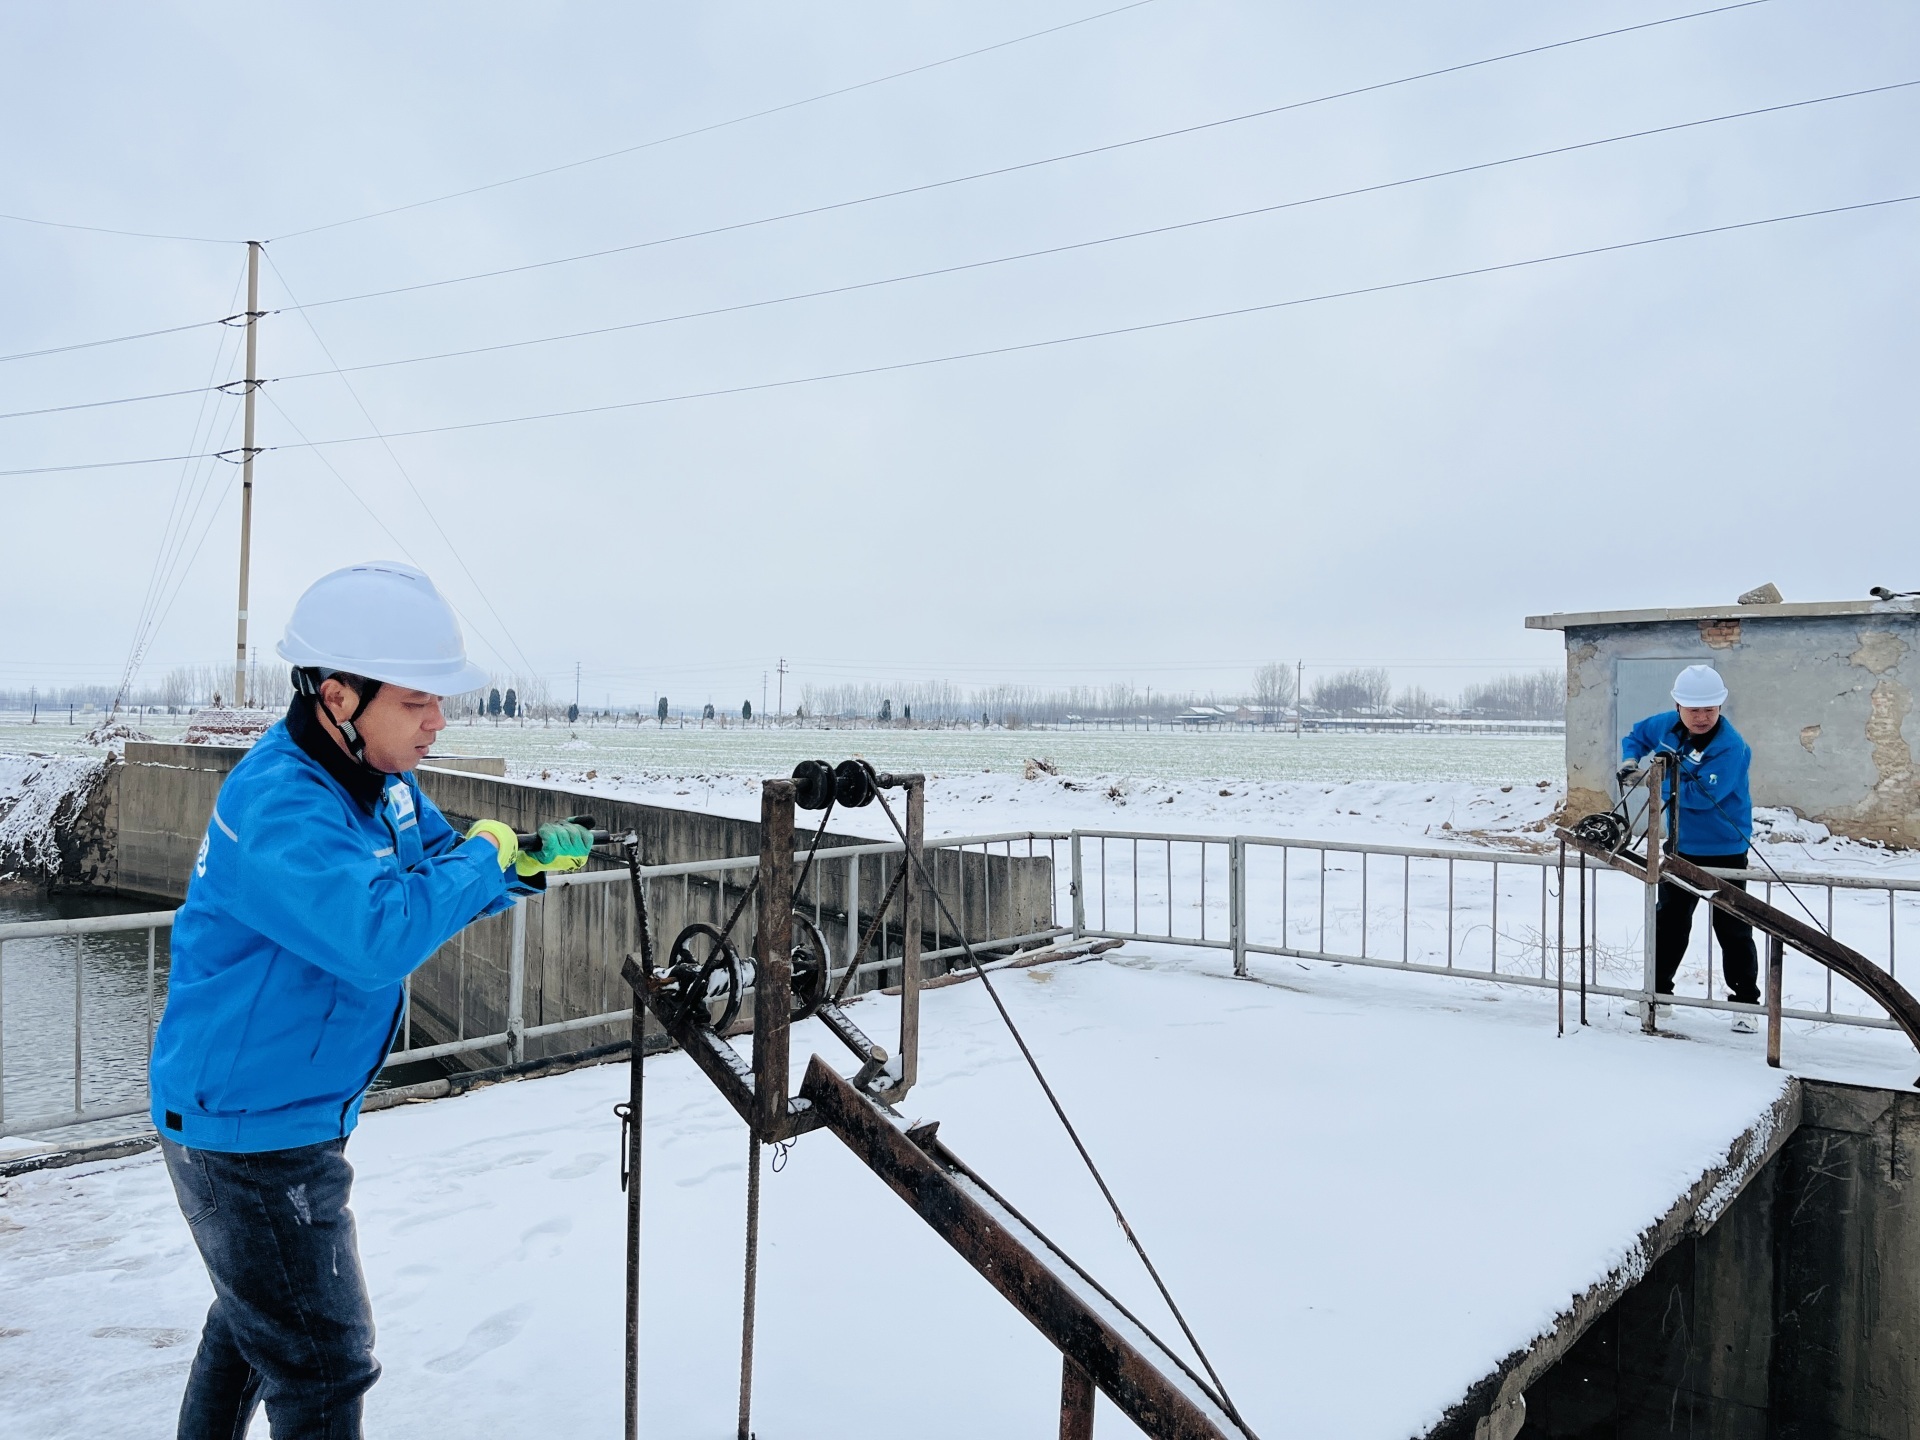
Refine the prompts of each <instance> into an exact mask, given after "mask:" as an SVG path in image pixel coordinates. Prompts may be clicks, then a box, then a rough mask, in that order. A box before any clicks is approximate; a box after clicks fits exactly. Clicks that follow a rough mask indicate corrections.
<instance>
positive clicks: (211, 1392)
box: [160, 1137, 380, 1440]
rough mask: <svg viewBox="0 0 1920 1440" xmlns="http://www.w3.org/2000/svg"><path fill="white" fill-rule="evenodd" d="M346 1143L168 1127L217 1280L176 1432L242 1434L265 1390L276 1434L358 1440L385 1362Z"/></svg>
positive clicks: (277, 1438)
mask: <svg viewBox="0 0 1920 1440" xmlns="http://www.w3.org/2000/svg"><path fill="white" fill-rule="evenodd" d="M346 1144H347V1142H346V1141H345V1140H328V1141H324V1142H323V1143H321V1144H318V1145H302V1146H300V1147H299V1148H298V1149H294V1150H268V1151H264V1152H261V1153H259V1154H254V1155H229V1154H224V1153H222V1152H220V1151H215V1150H189V1149H187V1148H186V1147H184V1146H181V1145H176V1144H174V1143H173V1142H172V1141H171V1140H168V1139H165V1138H164V1137H163V1138H162V1139H161V1141H160V1148H161V1149H162V1150H163V1151H164V1152H165V1154H166V1159H167V1173H168V1174H169V1176H171V1177H172V1180H173V1193H174V1194H175V1195H176V1196H177V1197H178V1198H179V1201H180V1210H181V1213H182V1214H184V1215H185V1216H186V1217H187V1223H188V1224H189V1225H190V1226H192V1227H193V1241H194V1244H196V1245H197V1246H199V1247H200V1258H201V1259H202V1260H204V1261H205V1262H206V1266H207V1275H208V1277H209V1278H210V1279H211V1280H212V1281H213V1293H214V1299H213V1307H212V1308H211V1309H210V1310H208V1311H207V1323H206V1326H205V1328H204V1329H202V1330H201V1332H200V1349H199V1352H198V1353H197V1354H195V1356H194V1357H193V1369H192V1371H191V1373H190V1374H189V1375H188V1376H187V1393H186V1395H185V1396H184V1398H182V1400H181V1402H180V1440H241V1437H243V1436H245V1434H246V1433H247V1423H248V1421H249V1420H250V1419H251V1418H252V1417H253V1412H254V1409H255V1407H256V1406H258V1405H260V1404H261V1403H262V1402H264V1403H265V1405H266V1407H267V1419H268V1421H269V1422H270V1423H271V1425H272V1427H273V1440H359V1437H360V1409H361V1404H362V1400H363V1397H364V1396H365V1395H366V1392H367V1389H368V1387H369V1386H371V1385H372V1384H373V1382H374V1381H375V1380H377V1379H379V1378H380V1364H379V1362H378V1361H377V1360H375V1359H374V1358H373V1307H372V1305H371V1304H370V1303H369V1301H368V1299H367V1285H366V1281H365V1279H364V1278H363V1277H362V1275H361V1273H360V1248H359V1245H358V1243H357V1242H356V1240H355V1237H354V1228H353V1212H352V1211H350V1210H349V1209H347V1198H348V1195H349V1193H350V1192H351V1190H352V1189H353V1167H352V1166H351V1165H349V1164H348V1163H347V1157H346V1153H345V1152H346Z"/></svg>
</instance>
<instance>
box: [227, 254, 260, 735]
mask: <svg viewBox="0 0 1920 1440" xmlns="http://www.w3.org/2000/svg"><path fill="white" fill-rule="evenodd" d="M259 310H260V242H259V241H258V240H249V241H248V242H247V390H246V399H245V402H244V403H245V405H246V417H245V419H244V420H243V421H242V422H241V423H242V427H243V430H244V434H243V438H242V439H241V441H240V447H241V448H240V607H239V616H240V618H239V627H238V631H237V633H236V635H235V637H234V642H233V703H234V704H235V705H236V706H240V705H244V704H246V703H247V578H248V571H249V568H250V565H251V562H252V552H253V396H254V391H256V390H258V389H259V388H260V369H259V365H258V360H259V346H258V340H259V335H260V329H259Z"/></svg>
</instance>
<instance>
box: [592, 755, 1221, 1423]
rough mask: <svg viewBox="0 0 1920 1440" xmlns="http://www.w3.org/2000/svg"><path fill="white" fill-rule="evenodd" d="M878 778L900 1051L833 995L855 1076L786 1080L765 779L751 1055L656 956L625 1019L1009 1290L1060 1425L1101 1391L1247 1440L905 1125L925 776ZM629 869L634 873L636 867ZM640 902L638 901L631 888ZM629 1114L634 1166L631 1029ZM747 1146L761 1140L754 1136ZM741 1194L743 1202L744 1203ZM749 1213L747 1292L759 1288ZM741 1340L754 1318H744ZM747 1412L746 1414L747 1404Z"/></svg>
mask: <svg viewBox="0 0 1920 1440" xmlns="http://www.w3.org/2000/svg"><path fill="white" fill-rule="evenodd" d="M874 778H875V780H876V781H877V782H878V783H879V784H880V785H881V786H882V787H884V788H889V789H893V788H897V789H903V790H905V792H906V810H907V815H906V824H905V827H904V829H905V836H904V839H905V842H906V844H905V851H906V853H905V854H904V855H903V856H902V857H901V862H902V864H903V865H904V866H905V870H904V872H903V876H902V883H901V895H900V903H901V931H902V956H901V959H902V962H903V963H902V966H901V969H902V976H901V994H900V1051H899V1054H898V1056H897V1057H895V1058H894V1059H893V1060H892V1061H891V1062H890V1061H889V1059H888V1056H887V1053H886V1051H885V1050H884V1049H882V1048H881V1047H880V1046H878V1045H876V1044H874V1043H873V1041H872V1040H870V1039H869V1038H868V1037H867V1036H866V1035H865V1033H863V1032H862V1031H861V1029H860V1027H859V1026H858V1025H856V1024H855V1023H854V1022H853V1021H852V1020H851V1019H850V1018H848V1016H847V1014H846V1012H845V1011H843V1010H841V1009H840V1008H839V1007H838V1006H837V1005H835V1004H833V1003H832V1002H831V1001H827V1002H825V1003H823V1004H821V1005H820V1007H819V1008H818V1009H817V1010H816V1011H815V1014H816V1015H817V1016H818V1018H819V1019H820V1020H821V1021H822V1023H824V1024H825V1025H826V1026H827V1028H828V1029H829V1030H830V1031H832V1032H833V1034H834V1035H835V1036H836V1037H838V1038H839V1039H840V1041H841V1042H842V1043H843V1044H845V1045H846V1046H847V1047H848V1049H850V1050H851V1051H853V1053H854V1055H855V1057H856V1058H857V1059H859V1061H860V1069H859V1071H858V1072H857V1073H856V1074H855V1075H854V1076H853V1078H852V1079H851V1080H849V1079H847V1078H845V1077H843V1076H841V1075H839V1074H837V1073H836V1072H835V1071H834V1070H833V1069H832V1068H831V1067H830V1066H829V1065H828V1064H827V1062H826V1061H825V1060H823V1059H822V1058H821V1057H820V1056H818V1055H815V1056H813V1057H812V1059H811V1061H810V1062H809V1064H808V1066H807V1071H806V1077H805V1080H804V1083H803V1084H802V1085H801V1087H800V1093H799V1094H798V1095H797V1096H789V1095H788V1093H787V1087H788V1080H789V1056H790V1046H791V1039H792V1028H793V964H792V941H793V934H792V930H793V896H794V848H793V828H794V785H793V782H792V781H790V780H768V781H765V782H763V784H762V787H761V796H760V823H761V836H760V838H761V850H760V872H759V885H758V897H757V900H758V906H759V910H758V918H759V923H758V925H757V927H756V933H755V935H754V943H753V961H754V978H753V996H754V1006H753V1059H752V1062H751V1064H749V1063H748V1061H747V1060H746V1059H745V1058H744V1057H742V1056H741V1054H740V1052H739V1051H737V1050H735V1049H734V1048H733V1046H732V1045H731V1044H729V1043H728V1042H727V1040H726V1039H725V1038H724V1037H723V1036H721V1035H719V1034H718V1033H716V1032H715V1030H714V1029H713V1027H712V1025H711V1024H708V1023H703V1022H704V1021H705V1019H706V1017H705V1014H704V1012H703V1011H700V1010H697V1009H691V1008H687V1007H683V1006H682V1005H681V1004H679V1003H678V1002H677V999H675V1000H670V999H669V998H668V996H667V993H666V991H665V989H664V987H663V986H661V984H660V981H659V979H658V977H654V978H649V975H650V970H651V966H649V965H643V964H642V963H640V962H639V961H638V960H637V959H636V957H634V956H631V955H629V956H628V957H627V959H626V963H625V964H624V965H623V966H622V967H621V972H620V973H621V977H622V978H623V979H624V980H625V981H626V982H627V984H628V985H629V986H630V987H631V988H632V990H633V993H634V997H635V1005H634V1015H635V1019H634V1034H635V1037H636V1040H637V1038H638V1036H639V1034H640V1029H641V1025H640V1016H641V1014H642V1010H643V1007H644V1009H645V1010H646V1011H650V1012H651V1013H652V1014H653V1015H654V1016H655V1017H656V1018H657V1019H658V1020H659V1022H660V1024H661V1026H662V1027H663V1028H664V1029H665V1030H666V1032H667V1034H668V1035H670V1036H671V1037H672V1038H673V1039H674V1041H675V1042H676V1043H678V1044H679V1045H680V1047H681V1048H682V1049H683V1050H685V1051H686V1052H687V1054H688V1055H690V1056H691V1057H692V1058H693V1061H694V1063H695V1064H696V1065H698V1066H699V1067H700V1069H701V1070H702V1071H703V1072H704V1073H705V1074H706V1076H707V1078H708V1079H710V1080H711V1081H713V1084H714V1087H715V1088H716V1089H717V1090H719V1092H720V1093H721V1094H722V1095H723V1096H725V1097H726V1100H727V1102H728V1103H729V1104H730V1105H732V1106H733V1108H734V1110H735V1111H737V1112H738V1113H739V1115H740V1117H741V1118H742V1119H743V1120H744V1121H745V1122H746V1124H747V1126H748V1129H749V1130H750V1131H751V1133H752V1135H753V1139H754V1143H755V1146H756V1147H757V1146H758V1145H760V1144H772V1143H776V1142H779V1141H783V1140H790V1139H792V1138H793V1137H795V1136H797V1135H801V1134H804V1133H806V1132H807V1131H809V1130H813V1129H817V1128H819V1127H821V1126H823V1125H824V1126H827V1127H829V1128H831V1129H832V1130H833V1132H834V1134H836V1135H837V1136H838V1137H839V1138H840V1140H841V1141H842V1142H843V1143H844V1144H845V1145H846V1146H847V1148H848V1149H850V1150H852V1151H853V1153H854V1154H855V1155H856V1156H858V1157H859V1158H860V1159H861V1160H862V1161H863V1162H864V1163H865V1164H866V1165H867V1167H868V1168H869V1169H871V1170H872V1171H873V1172H874V1174H876V1175H877V1176H879V1177H880V1178H881V1179H882V1180H884V1181H886V1183H887V1184H888V1186H889V1187H890V1188H891V1189H892V1190H893V1191H894V1193H895V1194H897V1195H899V1196H900V1197H901V1198H902V1199H903V1200H905V1201H906V1202H907V1203H908V1204H909V1205H911V1206H912V1207H913V1209H914V1210H915V1211H916V1212H917V1213H918V1214H919V1215H920V1216H921V1218H922V1219H924V1220H926V1222H927V1223H928V1224H929V1225H931V1226H932V1227H933V1229H934V1231H935V1232H936V1233H937V1234H939V1235H940V1236H941V1238H942V1239H944V1240H946V1241H947V1243H948V1244H950V1245H952V1246H953V1248H954V1249H955V1250H956V1251H957V1252H958V1253H959V1254H960V1256H961V1257H962V1258H963V1259H965V1260H967V1261H968V1262H969V1263H970V1264H972V1265H973V1267H974V1268H975V1269H976V1270H978V1271H979V1272H980V1273H981V1274H982V1275H984V1276H985V1277H986V1278H987V1280H988V1281H989V1283H991V1284H992V1285H993V1287H994V1288H995V1289H996V1290H998V1291H1000V1293H1001V1294H1002V1295H1004V1296H1006V1297H1007V1299H1008V1300H1009V1301H1011V1302H1012V1303H1013V1305H1014V1306H1015V1308H1017V1309H1018V1310H1019V1311H1020V1312H1021V1313H1022V1314H1023V1315H1025V1316H1026V1317H1027V1319H1028V1320H1030V1321H1031V1322H1032V1323H1033V1324H1034V1326H1035V1327H1036V1328H1037V1329H1038V1330H1039V1331H1040V1333H1041V1334H1042V1335H1044V1336H1046V1338H1047V1339H1048V1340H1050V1341H1051V1342H1052V1343H1053V1344H1054V1345H1055V1346H1057V1347H1058V1348H1059V1350H1060V1354H1061V1388H1060V1434H1061V1436H1062V1437H1063V1440H1091V1437H1092V1434H1093V1419H1094V1394H1095V1391H1096V1390H1098V1391H1100V1392H1103V1393H1105V1394H1106V1395H1107V1396H1108V1398H1110V1399H1111V1400H1112V1401H1113V1402H1114V1404H1115V1405H1117V1406H1118V1407H1119V1408H1120V1409H1121V1411H1122V1412H1123V1413H1125V1414H1126V1415H1127V1416H1128V1418H1130V1419H1131V1420H1133V1422H1134V1423H1135V1424H1136V1425H1138V1426H1139V1427H1140V1428H1141V1429H1142V1430H1144V1431H1145V1432H1146V1433H1147V1434H1148V1435H1150V1436H1153V1437H1155V1440H1256V1437H1254V1435H1253V1433H1252V1432H1251V1431H1250V1430H1248V1429H1247V1428H1246V1427H1245V1425H1244V1424H1241V1423H1239V1422H1238V1421H1237V1420H1236V1419H1235V1418H1233V1413H1232V1409H1231V1406H1230V1405H1229V1404H1228V1403H1227V1402H1226V1401H1224V1400H1223V1399H1222V1397H1221V1396H1220V1395H1219V1394H1217V1393H1216V1391H1215V1390H1214V1388H1213V1387H1211V1386H1210V1385H1208V1383H1207V1382H1206V1381H1205V1380H1203V1379H1201V1378H1200V1376H1199V1375H1197V1374H1196V1373H1195V1372H1194V1370H1193V1369H1192V1368H1191V1367H1190V1366H1189V1365H1188V1364H1187V1363H1186V1361H1184V1360H1183V1359H1181V1358H1180V1356H1179V1355H1178V1354H1176V1353H1175V1352H1174V1351H1173V1350H1171V1349H1170V1348H1169V1347H1168V1346H1167V1345H1166V1344H1165V1343H1164V1342H1163V1341H1161V1340H1160V1339H1159V1337H1158V1336H1156V1335H1154V1334H1153V1332H1152V1331H1150V1330H1148V1329H1147V1327H1146V1326H1145V1325H1143V1324H1141V1323H1140V1321H1139V1320H1137V1319H1136V1318H1135V1317H1134V1316H1133V1315H1132V1314H1131V1313H1130V1312H1129V1311H1128V1310H1127V1308H1126V1307H1125V1306H1124V1305H1122V1304H1121V1303H1120V1302H1119V1301H1118V1300H1117V1299H1115V1298H1114V1296H1113V1295H1112V1294H1110V1293H1109V1292H1108V1291H1107V1290H1106V1289H1104V1288H1103V1287H1102V1286H1101V1285H1100V1284H1099V1282H1098V1281H1096V1280H1095V1279H1094V1278H1093V1277H1092V1276H1091V1275H1089V1274H1088V1273H1087V1272H1086V1271H1085V1270H1084V1269H1082V1268H1081V1266H1080V1265H1078V1264H1077V1263H1076V1262H1075V1261H1074V1260H1073V1259H1072V1258H1071V1257H1070V1256H1068V1255H1067V1254H1066V1252H1064V1251H1063V1250H1061V1249H1060V1248H1059V1246H1057V1245H1055V1244H1054V1243H1053V1242H1052V1241H1051V1240H1049V1239H1047V1237H1046V1236H1045V1235H1043V1234H1041V1233H1040V1231H1039V1230H1038V1229H1036V1228H1035V1227H1034V1226H1033V1225H1032V1224H1031V1223H1030V1222H1029V1221H1027V1219H1026V1218H1025V1217H1024V1216H1022V1215H1021V1214H1020V1213H1019V1211H1017V1210H1015V1209H1014V1208H1013V1206H1012V1205H1010V1204H1008V1203H1007V1201H1006V1200H1004V1199H1003V1198H1002V1197H1001V1196H1000V1195H999V1194H998V1193H997V1192H996V1191H995V1190H994V1189H993V1187H992V1186H990V1185H988V1184H987V1182H986V1181H985V1180H983V1179H981V1178H980V1177H979V1176H978V1175H976V1174H975V1173H974V1172H973V1171H972V1170H970V1169H968V1168H967V1166H966V1165H965V1164H964V1163H963V1162H962V1161H961V1160H960V1159H959V1158H958V1157H957V1156H955V1155H954V1154H953V1153H952V1152H951V1151H950V1150H948V1149H947V1148H946V1147H945V1146H944V1145H943V1144H941V1143H940V1142H939V1140H938V1139H937V1138H936V1137H935V1133H934V1132H935V1131H936V1130H937V1129H938V1124H937V1122H936V1123H934V1124H928V1125H922V1126H918V1127H916V1128H914V1129H912V1130H908V1129H906V1128H905V1126H904V1123H903V1122H901V1121H900V1119H899V1117H898V1112H896V1111H895V1110H894V1109H893V1108H892V1107H893V1105H894V1104H895V1103H897V1102H898V1101H899V1100H900V1099H902V1098H904V1097H905V1095H906V1094H907V1092H908V1091H909V1090H911V1089H912V1088H913V1085H914V1083H915V1082H916V1081H917V1080H918V1078H919V1050H920V990H921V982H922V980H923V978H924V977H923V976H922V975H921V973H920V966H921V961H920V939H921V937H920V920H921V915H920V909H921V891H922V889H923V886H922V884H921V882H920V879H919V872H920V868H921V865H920V861H921V854H922V851H923V849H924V845H925V834H926V789H925V781H924V777H922V776H920V775H886V774H881V775H876V776H875V777H874ZM637 873H638V872H637V871H636V872H635V874H636V877H637ZM637 883H638V882H637V878H636V897H635V898H636V903H637V904H641V905H642V910H643V922H642V923H643V924H644V903H643V900H642V897H641V896H640V894H639V892H638V889H637ZM630 1063H631V1064H632V1066H633V1069H634V1075H635V1079H634V1082H633V1087H632V1088H633V1094H634V1097H635V1100H634V1107H633V1110H632V1114H633V1117H634V1134H633V1136H632V1142H631V1144H632V1151H631V1153H632V1158H633V1160H634V1164H633V1167H632V1168H633V1174H634V1176H635V1178H636V1192H637V1177H638V1173H639V1167H638V1163H637V1162H638V1150H639V1134H638V1121H639V1110H638V1096H639V1093H640V1091H639V1079H638V1077H639V1074H640V1071H641V1065H642V1053H641V1047H640V1046H639V1044H638V1043H636V1044H635V1046H634V1050H633V1055H632V1059H631V1062H630ZM755 1153H756V1155H757V1148H756V1152H755ZM637 1198H638V1197H637V1193H636V1194H635V1195H634V1196H632V1197H630V1216H629V1290H630V1294H629V1321H628V1330H629V1333H628V1356H629V1371H628V1409H627V1423H628V1434H629V1435H631V1434H633V1431H634V1425H635V1423H636V1420H637V1415H636V1413H635V1412H636V1405H635V1398H634V1397H635V1395H636V1394H637V1373H636V1370H635V1368H634V1364H633V1362H634V1360H635V1357H636V1354H637V1349H636V1347H637V1335H636V1334H635V1319H636V1312H635V1306H636V1305H637V1293H638V1292H637V1278H638V1250H637V1246H638V1225H637V1209H638V1207H637V1203H636V1202H637ZM750 1208H751V1207H750ZM752 1231H753V1224H752V1221H751V1219H750V1220H749V1239H748V1247H749V1260H748V1279H747V1293H748V1296H749V1299H748V1302H747V1304H748V1306H749V1311H748V1314H749V1317H750V1315H751V1309H750V1307H751V1304H752V1300H751V1296H752V1293H753V1278H752V1277H753V1263H752V1253H751V1252H752V1248H753V1239H752ZM746 1326H747V1331H746V1333H747V1336H748V1339H747V1341H746V1344H745V1347H743V1350H744V1353H745V1354H746V1355H750V1354H751V1350H750V1348H747V1347H750V1346H751V1333H752V1330H751V1326H752V1321H751V1318H749V1319H748V1320H747V1321H746ZM749 1363H750V1361H748V1360H746V1359H743V1362H742V1376H743V1378H742V1382H741V1383H742V1400H741V1415H742V1416H743V1417H744V1416H745V1415H746V1414H747V1410H746V1406H747V1399H746V1395H747V1383H748V1382H747V1380H746V1379H745V1376H746V1374H747V1373H748V1372H747V1368H746V1367H747V1365H748V1364H749ZM741 1423H742V1426H743V1427H744V1426H745V1424H746V1421H745V1419H744V1418H743V1419H742V1422H741Z"/></svg>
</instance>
